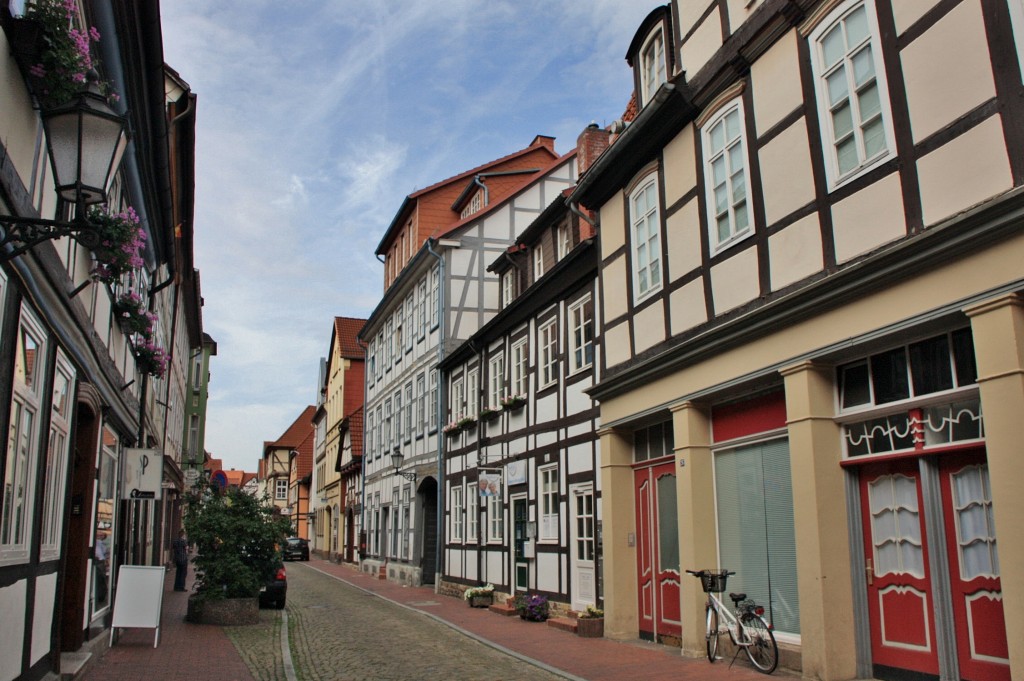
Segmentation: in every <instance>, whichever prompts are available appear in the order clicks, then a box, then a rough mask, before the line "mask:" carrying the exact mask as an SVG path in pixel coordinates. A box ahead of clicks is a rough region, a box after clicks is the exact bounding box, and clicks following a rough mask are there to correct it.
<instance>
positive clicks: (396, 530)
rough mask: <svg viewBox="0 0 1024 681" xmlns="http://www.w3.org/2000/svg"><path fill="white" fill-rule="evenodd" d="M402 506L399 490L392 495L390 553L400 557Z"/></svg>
mask: <svg viewBox="0 0 1024 681" xmlns="http://www.w3.org/2000/svg"><path fill="white" fill-rule="evenodd" d="M400 508H401V507H400V506H399V505H398V490H395V492H394V493H393V494H392V495H391V553H390V555H392V556H394V557H395V558H398V557H399V555H398V547H399V539H400V538H401V536H402V528H401V526H400V523H401V521H402V516H401V514H400Z"/></svg>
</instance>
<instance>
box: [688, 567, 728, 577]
mask: <svg viewBox="0 0 1024 681" xmlns="http://www.w3.org/2000/svg"><path fill="white" fill-rule="evenodd" d="M686 572H687V573H688V574H691V575H693V576H694V577H702V576H704V575H706V574H709V573H712V572H713V573H714V574H716V575H725V576H726V577H729V576H732V575H734V574H736V573H735V572H733V571H732V570H706V569H705V570H686Z"/></svg>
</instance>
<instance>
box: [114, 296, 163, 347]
mask: <svg viewBox="0 0 1024 681" xmlns="http://www.w3.org/2000/svg"><path fill="white" fill-rule="evenodd" d="M114 318H115V319H117V323H118V324H119V325H120V326H121V328H122V329H123V330H124V332H125V333H129V334H131V333H137V334H139V335H141V336H145V337H146V338H151V337H152V336H153V325H154V324H156V321H157V316H156V315H155V314H153V313H152V312H149V311H148V310H146V307H145V304H144V302H143V300H142V296H140V295H139V294H138V293H135V292H134V291H128V292H126V293H122V294H121V295H120V296H118V297H117V300H115V301H114Z"/></svg>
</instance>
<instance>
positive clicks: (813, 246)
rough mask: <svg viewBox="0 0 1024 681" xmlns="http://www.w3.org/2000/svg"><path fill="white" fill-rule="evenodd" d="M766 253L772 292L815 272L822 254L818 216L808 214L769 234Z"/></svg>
mask: <svg viewBox="0 0 1024 681" xmlns="http://www.w3.org/2000/svg"><path fill="white" fill-rule="evenodd" d="M768 254H769V258H770V259H771V266H770V267H769V270H770V271H771V285H772V290H773V291H775V290H778V289H780V288H782V287H784V286H787V285H789V284H792V283H793V282H796V281H800V280H801V279H803V278H804V277H808V276H810V275H812V274H814V273H815V272H817V271H819V270H820V269H821V268H822V253H821V225H820V223H819V221H818V216H817V215H808V216H807V217H805V218H803V219H802V220H797V221H796V222H794V223H793V224H791V225H789V226H788V227H786V228H785V229H783V230H782V231H780V232H776V233H775V234H773V235H772V236H770V237H769V238H768Z"/></svg>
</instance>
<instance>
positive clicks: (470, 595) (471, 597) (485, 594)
mask: <svg viewBox="0 0 1024 681" xmlns="http://www.w3.org/2000/svg"><path fill="white" fill-rule="evenodd" d="M462 597H463V598H464V599H465V600H466V602H467V603H469V607H471V608H486V607H488V606H489V605H491V604H492V603H494V585H493V584H484V585H481V586H471V587H469V588H468V589H466V590H465V591H464V592H463V593H462Z"/></svg>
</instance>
